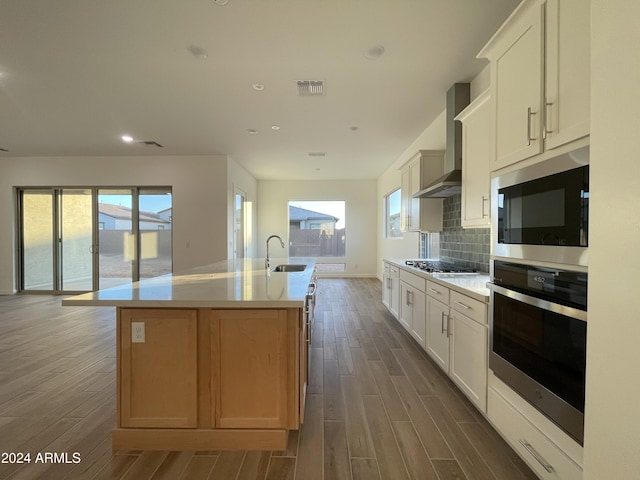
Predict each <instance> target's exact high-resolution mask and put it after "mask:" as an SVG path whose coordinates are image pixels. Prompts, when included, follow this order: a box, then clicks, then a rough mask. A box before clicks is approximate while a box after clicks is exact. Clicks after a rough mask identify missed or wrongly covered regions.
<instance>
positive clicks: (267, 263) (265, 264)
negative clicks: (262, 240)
mask: <svg viewBox="0 0 640 480" xmlns="http://www.w3.org/2000/svg"><path fill="white" fill-rule="evenodd" d="M272 238H277V239H278V240H280V245H281V246H282V248H284V242H283V241H282V239H281V238H280V237H279V236H278V235H271V236H270V237H269V238H267V258H266V259H265V261H264V268H266V269H267V270H268V269H269V267H270V266H271V256H270V255H269V240H271V239H272Z"/></svg>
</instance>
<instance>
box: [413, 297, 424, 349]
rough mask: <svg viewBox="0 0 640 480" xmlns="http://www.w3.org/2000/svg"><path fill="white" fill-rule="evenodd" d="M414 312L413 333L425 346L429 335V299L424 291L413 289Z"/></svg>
mask: <svg viewBox="0 0 640 480" xmlns="http://www.w3.org/2000/svg"><path fill="white" fill-rule="evenodd" d="M412 295H413V313H412V317H411V320H412V322H411V333H412V334H413V337H414V338H415V339H416V340H417V341H418V343H419V344H420V345H421V346H422V348H425V341H426V337H427V310H426V307H427V300H426V295H425V294H424V292H421V291H420V290H413V294H412Z"/></svg>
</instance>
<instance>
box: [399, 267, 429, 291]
mask: <svg viewBox="0 0 640 480" xmlns="http://www.w3.org/2000/svg"><path fill="white" fill-rule="evenodd" d="M400 280H402V281H403V282H405V283H408V284H409V285H411V286H412V287H413V288H416V289H418V290H420V291H421V292H424V291H425V285H426V283H427V279H426V278H423V277H419V276H418V275H414V274H413V273H410V272H407V271H406V270H400Z"/></svg>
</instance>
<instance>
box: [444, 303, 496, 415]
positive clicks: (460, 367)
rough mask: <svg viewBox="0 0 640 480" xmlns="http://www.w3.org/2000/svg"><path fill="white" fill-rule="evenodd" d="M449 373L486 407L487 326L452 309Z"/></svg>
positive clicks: (473, 398) (468, 393) (457, 383)
mask: <svg viewBox="0 0 640 480" xmlns="http://www.w3.org/2000/svg"><path fill="white" fill-rule="evenodd" d="M451 328H452V329H453V331H452V332H451V356H450V359H451V366H450V372H449V375H450V376H451V379H452V380H453V381H454V383H455V384H456V385H458V387H460V390H462V391H463V392H464V393H465V394H466V395H467V397H469V399H470V400H471V401H472V402H473V403H475V404H476V405H477V406H478V408H479V409H480V410H482V411H483V412H486V411H487V327H486V326H485V325H481V324H480V323H478V322H476V321H475V320H472V319H470V318H469V317H466V316H465V315H462V314H461V313H460V312H457V311H456V310H454V309H453V308H452V309H451Z"/></svg>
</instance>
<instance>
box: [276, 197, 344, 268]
mask: <svg viewBox="0 0 640 480" xmlns="http://www.w3.org/2000/svg"><path fill="white" fill-rule="evenodd" d="M345 240H346V228H345V202H344V201H291V202H289V256H290V257H344V256H345Z"/></svg>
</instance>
